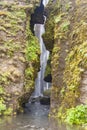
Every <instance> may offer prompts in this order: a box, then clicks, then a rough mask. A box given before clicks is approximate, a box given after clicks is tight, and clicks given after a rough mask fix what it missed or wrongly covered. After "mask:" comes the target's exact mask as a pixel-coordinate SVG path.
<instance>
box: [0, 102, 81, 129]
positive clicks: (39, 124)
mask: <svg viewBox="0 0 87 130" xmlns="http://www.w3.org/2000/svg"><path fill="white" fill-rule="evenodd" d="M48 113H49V105H41V104H40V103H38V102H36V103H32V104H29V103H28V104H27V105H26V108H25V113H24V114H19V115H17V117H13V118H11V117H7V118H5V117H4V118H0V130H83V128H82V127H80V126H69V125H64V124H63V123H61V122H60V121H55V120H54V119H50V120H49V118H48Z"/></svg>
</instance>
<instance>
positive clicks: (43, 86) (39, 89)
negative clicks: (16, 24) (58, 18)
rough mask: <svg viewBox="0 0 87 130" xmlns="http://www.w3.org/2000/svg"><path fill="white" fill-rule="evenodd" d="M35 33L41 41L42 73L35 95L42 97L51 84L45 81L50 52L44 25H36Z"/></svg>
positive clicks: (38, 77)
mask: <svg viewBox="0 0 87 130" xmlns="http://www.w3.org/2000/svg"><path fill="white" fill-rule="evenodd" d="M47 3H48V0H43V4H44V6H46V5H47ZM34 32H35V35H36V37H37V38H38V39H39V43H40V49H41V56H40V71H39V72H38V76H37V78H36V81H35V93H34V95H35V96H36V97H39V96H42V95H43V94H42V93H43V91H44V90H46V89H48V88H49V83H47V82H45V81H44V73H45V69H46V65H47V60H48V57H49V51H47V50H46V47H45V45H44V42H43V39H42V34H43V33H44V32H45V27H44V24H35V25H34Z"/></svg>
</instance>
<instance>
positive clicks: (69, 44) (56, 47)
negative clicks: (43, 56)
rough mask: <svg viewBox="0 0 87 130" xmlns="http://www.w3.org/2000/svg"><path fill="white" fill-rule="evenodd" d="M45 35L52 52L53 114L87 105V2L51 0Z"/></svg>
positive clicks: (57, 114)
mask: <svg viewBox="0 0 87 130" xmlns="http://www.w3.org/2000/svg"><path fill="white" fill-rule="evenodd" d="M47 10H49V12H50V14H49V17H48V20H47V23H46V33H45V34H44V36H43V38H44V41H45V45H46V48H47V49H48V50H49V51H50V52H51V68H52V71H51V74H52V91H51V113H52V115H53V116H54V115H55V116H57V117H61V116H62V115H63V113H64V114H65V113H66V110H67V109H68V108H72V107H75V106H76V105H78V104H87V96H86V95H87V74H86V73H87V1H86V0H84V1H83V0H66V1H63V0H60V1H58V0H56V1H53V2H52V1H51V2H50V3H49V5H48V8H47Z"/></svg>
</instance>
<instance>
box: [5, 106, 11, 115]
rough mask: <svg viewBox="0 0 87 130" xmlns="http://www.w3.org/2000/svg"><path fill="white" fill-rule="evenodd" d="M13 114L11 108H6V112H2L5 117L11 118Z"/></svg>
mask: <svg viewBox="0 0 87 130" xmlns="http://www.w3.org/2000/svg"><path fill="white" fill-rule="evenodd" d="M12 114H13V108H10V107H9V108H8V109H6V111H5V112H4V115H5V116H11V115H12Z"/></svg>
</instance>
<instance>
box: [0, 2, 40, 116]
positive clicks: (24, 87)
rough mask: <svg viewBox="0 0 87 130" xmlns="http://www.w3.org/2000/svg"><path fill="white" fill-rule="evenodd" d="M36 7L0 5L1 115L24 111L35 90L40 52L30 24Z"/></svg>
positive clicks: (25, 3)
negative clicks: (24, 106) (23, 106)
mask: <svg viewBox="0 0 87 130" xmlns="http://www.w3.org/2000/svg"><path fill="white" fill-rule="evenodd" d="M38 2H39V1H38V0H37V1H36V3H38ZM36 3H35V2H34V1H31V2H30V3H27V2H26V1H23V2H22V3H21V1H20V0H19V1H15V0H13V1H9V2H8V1H5V2H4V1H0V115H13V114H14V115H15V114H16V113H17V112H19V111H22V108H21V106H22V104H23V103H25V102H26V101H28V99H29V97H30V95H31V93H32V91H33V89H34V80H35V76H36V73H37V71H38V66H39V55H40V49H39V44H38V40H37V39H36V38H35V36H33V34H32V33H31V30H30V27H29V26H30V24H29V21H30V16H31V13H32V11H33V9H34V6H35V4H36ZM27 13H28V14H27Z"/></svg>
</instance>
